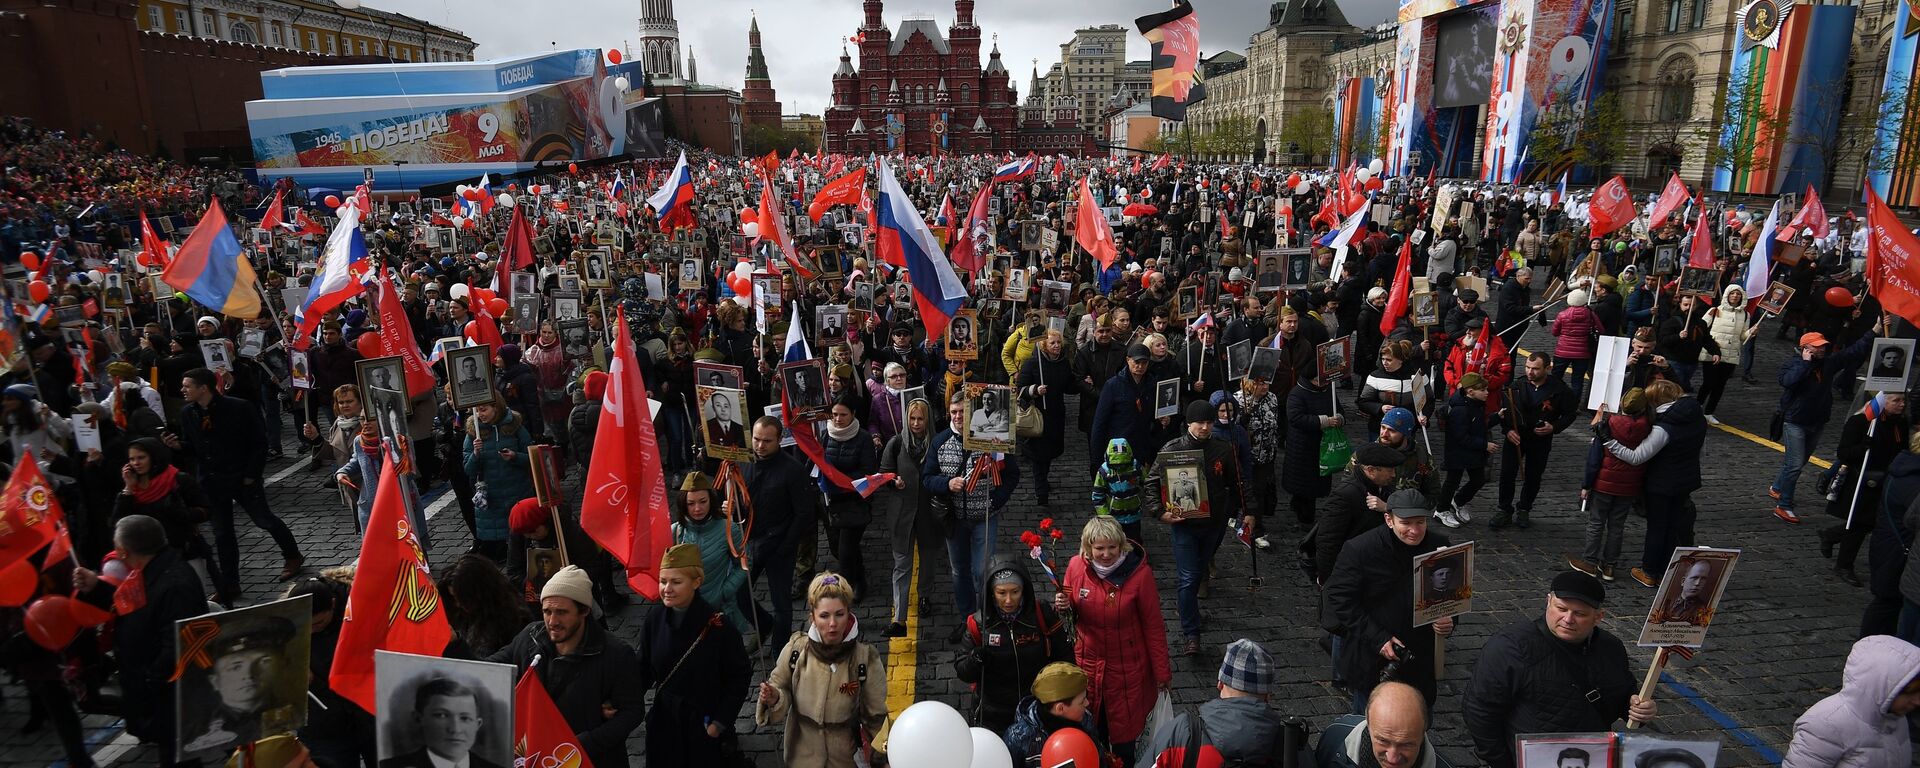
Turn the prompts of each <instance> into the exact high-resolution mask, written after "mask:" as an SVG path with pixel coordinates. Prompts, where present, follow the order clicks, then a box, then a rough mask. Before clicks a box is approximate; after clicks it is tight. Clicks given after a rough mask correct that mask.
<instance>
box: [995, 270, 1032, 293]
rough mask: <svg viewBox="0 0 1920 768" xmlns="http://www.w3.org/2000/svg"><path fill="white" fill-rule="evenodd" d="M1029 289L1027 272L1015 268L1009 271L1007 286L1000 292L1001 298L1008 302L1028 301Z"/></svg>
mask: <svg viewBox="0 0 1920 768" xmlns="http://www.w3.org/2000/svg"><path fill="white" fill-rule="evenodd" d="M1027 288H1028V285H1027V271H1026V270H1025V269H1022V268H1019V267H1015V268H1013V269H1009V270H1007V284H1006V286H1005V289H1004V290H1002V291H1001V292H1000V297H1001V298H1003V299H1006V300H1008V301H1026V300H1027Z"/></svg>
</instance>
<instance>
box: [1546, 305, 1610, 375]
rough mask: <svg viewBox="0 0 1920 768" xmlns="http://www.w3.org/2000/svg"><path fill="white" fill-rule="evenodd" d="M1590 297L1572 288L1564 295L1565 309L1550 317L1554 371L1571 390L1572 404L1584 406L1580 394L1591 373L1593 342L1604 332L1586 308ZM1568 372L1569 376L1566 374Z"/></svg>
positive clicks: (1589, 309)
mask: <svg viewBox="0 0 1920 768" xmlns="http://www.w3.org/2000/svg"><path fill="white" fill-rule="evenodd" d="M1591 297H1592V294H1589V293H1587V291H1586V289H1584V288H1575V289H1573V290H1571V291H1568V292H1567V308H1566V309H1563V310H1560V314H1558V315H1555V316H1554V318H1553V335H1554V337H1555V339H1556V340H1555V341H1554V343H1553V370H1552V373H1554V374H1555V375H1558V376H1560V377H1562V378H1561V380H1562V381H1564V382H1566V384H1567V388H1568V389H1571V390H1573V401H1574V402H1575V403H1584V402H1586V401H1585V400H1582V399H1581V398H1580V391H1581V390H1582V389H1584V388H1585V387H1586V384H1587V372H1588V371H1591V370H1593V354H1594V339H1595V337H1597V336H1598V335H1599V334H1603V333H1606V332H1607V329H1605V328H1603V327H1601V325H1600V316H1599V315H1596V314H1594V313H1593V310H1592V309H1591V308H1589V307H1588V306H1587V304H1588V302H1589V300H1590V299H1591ZM1568 371H1571V375H1568V373H1567V372H1568Z"/></svg>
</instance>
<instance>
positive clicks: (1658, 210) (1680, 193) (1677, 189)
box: [1647, 173, 1688, 227]
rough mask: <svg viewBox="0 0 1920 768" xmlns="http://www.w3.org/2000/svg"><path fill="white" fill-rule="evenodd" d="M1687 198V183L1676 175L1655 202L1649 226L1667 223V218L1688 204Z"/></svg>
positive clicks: (1669, 179) (1669, 180)
mask: <svg viewBox="0 0 1920 768" xmlns="http://www.w3.org/2000/svg"><path fill="white" fill-rule="evenodd" d="M1687 197H1688V195H1687V183H1686V182H1684V181H1681V180H1680V174H1678V173H1675V174H1674V175H1673V176H1672V177H1669V178H1668V179H1667V188H1666V189H1663V190H1660V197H1659V199H1657V200H1655V201H1654V202H1653V213H1652V214H1651V216H1650V217H1649V218H1648V220H1647V222H1648V223H1647V226H1649V227H1659V226H1660V225H1661V224H1664V223H1666V221H1667V217H1668V216H1669V215H1672V214H1673V212H1674V211H1677V210H1680V206H1681V205H1682V204H1684V203H1686V202H1687Z"/></svg>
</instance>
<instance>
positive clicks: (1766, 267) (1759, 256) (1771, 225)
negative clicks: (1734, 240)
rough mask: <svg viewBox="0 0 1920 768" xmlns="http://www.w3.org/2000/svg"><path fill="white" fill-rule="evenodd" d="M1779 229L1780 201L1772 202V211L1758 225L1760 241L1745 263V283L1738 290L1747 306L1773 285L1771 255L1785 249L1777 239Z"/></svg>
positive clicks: (1757, 241) (1764, 294)
mask: <svg viewBox="0 0 1920 768" xmlns="http://www.w3.org/2000/svg"><path fill="white" fill-rule="evenodd" d="M1779 227H1780V201H1779V200H1777V199H1776V200H1774V201H1773V209H1772V210H1770V211H1767V220H1766V222H1765V223H1763V224H1761V225H1760V239H1759V240H1756V241H1754V245H1753V256H1752V258H1751V259H1750V260H1748V261H1747V274H1746V281H1745V282H1743V283H1741V286H1740V290H1742V291H1745V292H1746V294H1747V302H1748V303H1749V304H1751V303H1753V302H1756V301H1759V300H1760V298H1761V297H1763V296H1766V295H1767V288H1768V287H1769V286H1771V285H1772V284H1773V254H1774V252H1776V251H1779V250H1781V249H1782V248H1784V247H1785V244H1784V243H1781V242H1780V241H1779V239H1778V238H1777V232H1776V230H1777V229H1778V228H1779Z"/></svg>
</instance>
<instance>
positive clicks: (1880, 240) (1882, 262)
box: [1867, 186, 1920, 324]
mask: <svg viewBox="0 0 1920 768" xmlns="http://www.w3.org/2000/svg"><path fill="white" fill-rule="evenodd" d="M1867 227H1868V228H1869V230H1870V231H1869V232H1868V233H1867V292H1868V293H1871V294H1873V297H1874V298H1876V299H1879V300H1880V306H1881V308H1883V309H1885V310H1886V311H1888V312H1892V313H1894V314H1896V315H1899V316H1901V317H1904V318H1906V319H1907V322H1910V323H1916V324H1920V259H1916V258H1915V257H1916V256H1920V238H1915V237H1914V236H1913V233H1912V232H1910V231H1908V230H1907V226H1906V225H1905V224H1902V223H1900V218H1899V217H1897V216H1895V215H1894V214H1893V211H1892V209H1889V208H1888V207H1887V204H1886V201H1883V200H1881V199H1880V195H1879V194H1877V193H1875V192H1874V191H1873V188H1872V187H1871V186H1869V187H1868V188H1867Z"/></svg>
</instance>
